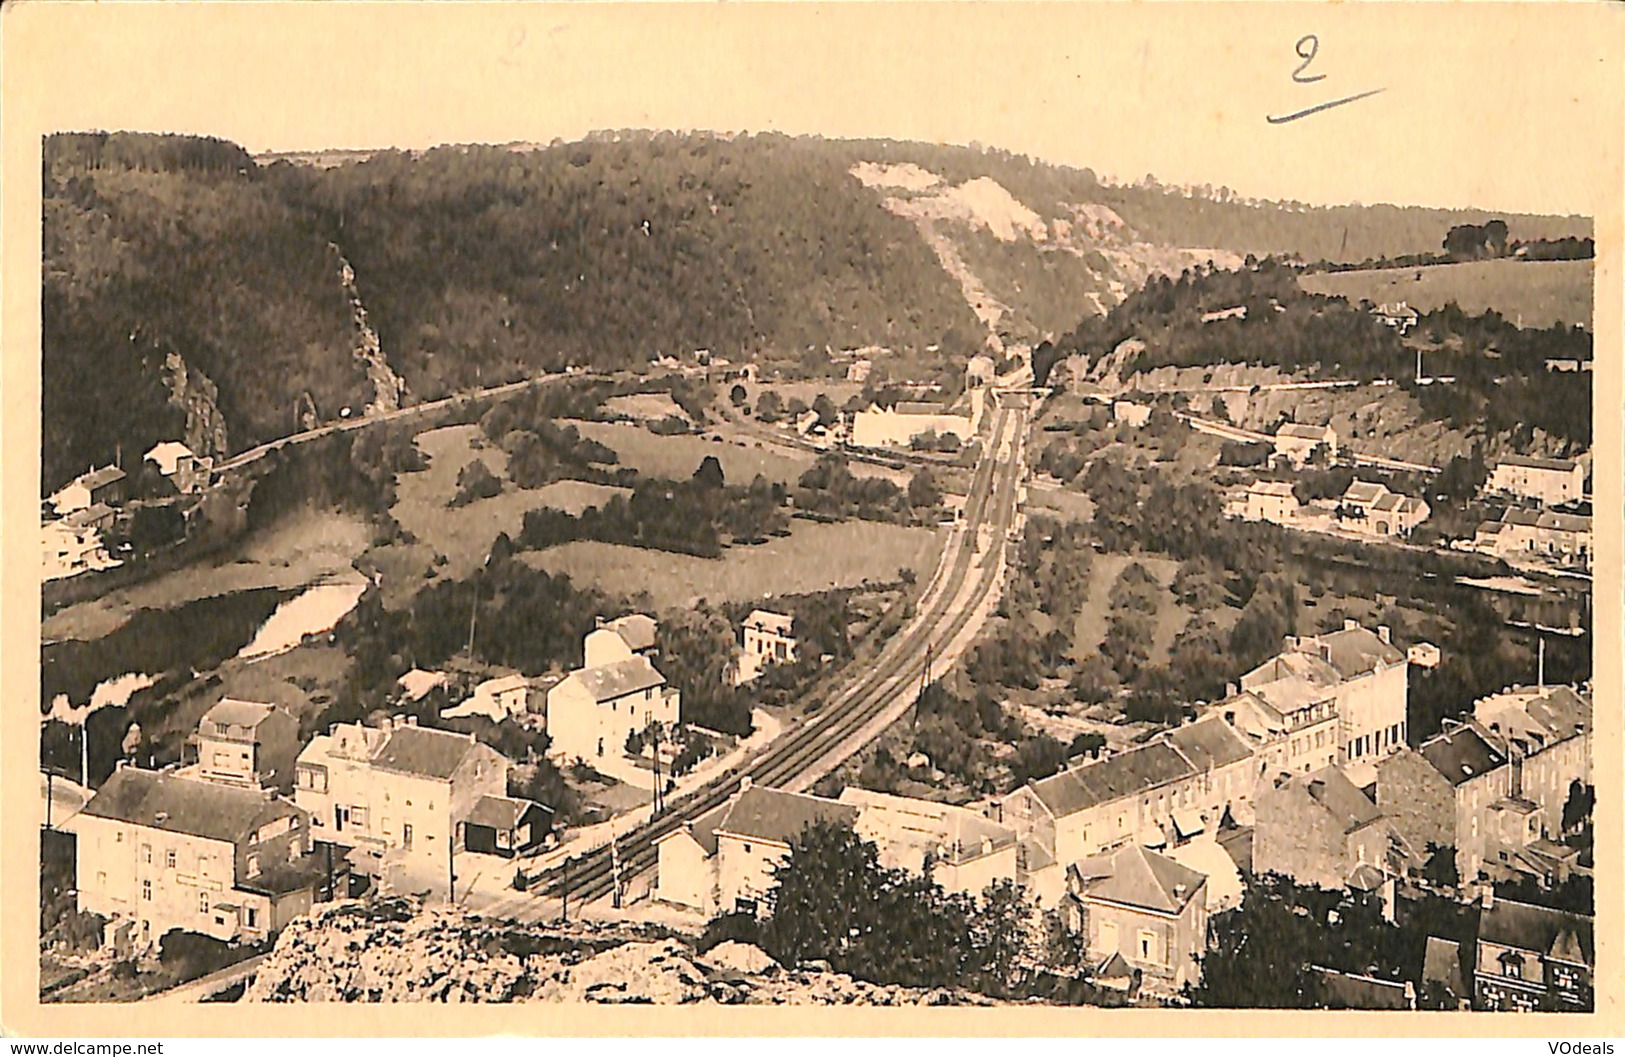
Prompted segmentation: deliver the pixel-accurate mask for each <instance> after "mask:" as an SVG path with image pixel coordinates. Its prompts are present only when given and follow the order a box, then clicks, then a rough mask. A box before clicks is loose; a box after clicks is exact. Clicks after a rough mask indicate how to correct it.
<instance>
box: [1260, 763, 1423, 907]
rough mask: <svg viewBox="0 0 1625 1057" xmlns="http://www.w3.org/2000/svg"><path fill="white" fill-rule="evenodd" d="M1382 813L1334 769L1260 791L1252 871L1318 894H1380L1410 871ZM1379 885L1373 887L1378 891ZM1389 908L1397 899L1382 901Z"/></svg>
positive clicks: (1399, 842)
mask: <svg viewBox="0 0 1625 1057" xmlns="http://www.w3.org/2000/svg"><path fill="white" fill-rule="evenodd" d="M1410 859H1411V856H1410V854H1409V851H1408V846H1407V845H1406V844H1405V843H1404V841H1403V839H1402V838H1400V836H1399V834H1398V833H1397V832H1396V831H1395V829H1394V827H1393V824H1392V822H1390V821H1389V820H1388V819H1387V818H1386V817H1385V816H1384V815H1383V813H1382V811H1381V809H1379V808H1378V807H1377V805H1376V804H1375V803H1373V802H1372V801H1371V799H1370V798H1369V797H1367V796H1366V795H1365V793H1364V792H1362V791H1361V790H1360V789H1359V788H1358V787H1356V786H1355V785H1354V783H1353V782H1351V781H1349V779H1348V776H1347V775H1345V774H1343V772H1342V771H1340V770H1338V769H1337V768H1335V767H1325V768H1322V769H1321V770H1318V771H1316V772H1314V773H1313V774H1307V775H1297V776H1295V777H1292V778H1288V779H1286V780H1285V781H1282V782H1279V783H1276V784H1272V785H1270V786H1269V787H1267V788H1265V789H1262V790H1261V791H1260V792H1259V793H1258V795H1257V822H1256V824H1255V825H1254V827H1253V869H1254V870H1255V871H1256V872H1258V873H1260V874H1266V873H1278V874H1282V875H1284V876H1286V877H1290V878H1292V879H1293V880H1294V881H1296V882H1297V883H1299V884H1304V885H1319V886H1320V887H1321V888H1328V889H1331V888H1351V887H1352V888H1358V889H1360V890H1371V889H1372V888H1376V889H1379V890H1381V889H1383V888H1385V887H1386V886H1387V885H1388V884H1390V883H1391V880H1392V879H1393V878H1395V877H1398V876H1400V875H1402V874H1403V873H1404V872H1405V869H1406V867H1407V866H1408V865H1409V863H1410ZM1373 882H1374V883H1373ZM1385 895H1386V896H1387V897H1388V898H1387V899H1385V902H1386V903H1387V904H1388V905H1390V906H1391V905H1392V892H1391V891H1388V892H1386V893H1385Z"/></svg>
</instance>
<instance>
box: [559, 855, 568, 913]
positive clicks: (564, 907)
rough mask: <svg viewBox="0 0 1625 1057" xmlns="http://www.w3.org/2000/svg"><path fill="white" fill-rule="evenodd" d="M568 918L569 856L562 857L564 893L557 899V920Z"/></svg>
mask: <svg viewBox="0 0 1625 1057" xmlns="http://www.w3.org/2000/svg"><path fill="white" fill-rule="evenodd" d="M569 920H570V857H569V856H568V855H566V856H565V857H564V895H563V897H562V898H561V899H560V900H559V921H561V922H565V921H569Z"/></svg>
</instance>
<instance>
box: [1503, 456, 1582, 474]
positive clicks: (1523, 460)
mask: <svg viewBox="0 0 1625 1057" xmlns="http://www.w3.org/2000/svg"><path fill="white" fill-rule="evenodd" d="M1501 465H1502V466H1523V467H1526V468H1527V469H1531V470H1555V471H1557V472H1558V473H1573V472H1574V468H1575V467H1576V466H1578V465H1579V463H1577V462H1575V461H1574V460H1573V459H1543V458H1539V457H1537V456H1533V455H1508V456H1507V457H1506V458H1504V459H1502V460H1501Z"/></svg>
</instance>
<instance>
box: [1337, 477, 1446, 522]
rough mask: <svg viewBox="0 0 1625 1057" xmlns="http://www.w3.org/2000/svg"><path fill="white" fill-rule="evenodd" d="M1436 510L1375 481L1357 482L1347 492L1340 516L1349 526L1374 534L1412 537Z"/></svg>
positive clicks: (1423, 502)
mask: <svg viewBox="0 0 1625 1057" xmlns="http://www.w3.org/2000/svg"><path fill="white" fill-rule="evenodd" d="M1430 513H1432V510H1431V509H1430V508H1429V507H1428V505H1427V502H1426V501H1425V500H1422V499H1416V498H1414V497H1412V496H1408V495H1400V494H1399V493H1398V492H1390V491H1389V490H1388V487H1387V486H1386V485H1382V484H1376V483H1374V482H1371V481H1355V482H1353V483H1352V484H1350V485H1349V486H1348V490H1347V491H1345V492H1344V493H1343V499H1342V505H1341V507H1340V509H1339V518H1340V519H1341V520H1342V521H1344V522H1345V523H1346V524H1347V527H1349V528H1351V529H1353V530H1354V531H1356V532H1363V533H1365V534H1367V535H1371V536H1409V535H1410V534H1411V532H1412V530H1414V529H1415V528H1416V526H1418V525H1420V524H1421V523H1422V522H1424V521H1426V520H1427V518H1428V515H1429V514H1430Z"/></svg>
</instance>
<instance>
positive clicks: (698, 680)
mask: <svg viewBox="0 0 1625 1057" xmlns="http://www.w3.org/2000/svg"><path fill="white" fill-rule="evenodd" d="M737 627H738V624H737V622H736V621H734V620H733V619H732V618H731V617H730V616H729V614H728V613H727V612H726V611H724V610H721V609H717V608H713V607H710V606H705V605H701V606H696V607H694V608H691V609H687V610H684V611H682V612H680V613H671V614H668V615H666V616H664V617H663V618H662V620H661V621H660V627H659V629H658V631H657V633H656V636H657V644H658V646H659V648H660V671H661V674H663V675H664V676H665V677H666V681H667V683H668V684H670V685H671V686H674V687H676V688H677V689H678V690H680V691H681V692H682V695H683V719H684V720H685V721H686V722H688V723H692V724H694V725H695V726H699V727H705V728H706V729H708V730H720V731H722V732H723V733H726V734H738V735H740V736H741V737H743V736H745V735H748V734H749V733H750V732H751V730H752V725H751V718H750V711H751V706H752V704H753V701H752V696H751V689H750V687H748V686H735V685H734V684H733V680H732V679H730V678H729V673H731V672H732V671H733V666H734V662H735V660H736V658H737V655H738V653H739V633H738V632H737V631H736V630H735V629H736V628H737Z"/></svg>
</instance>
